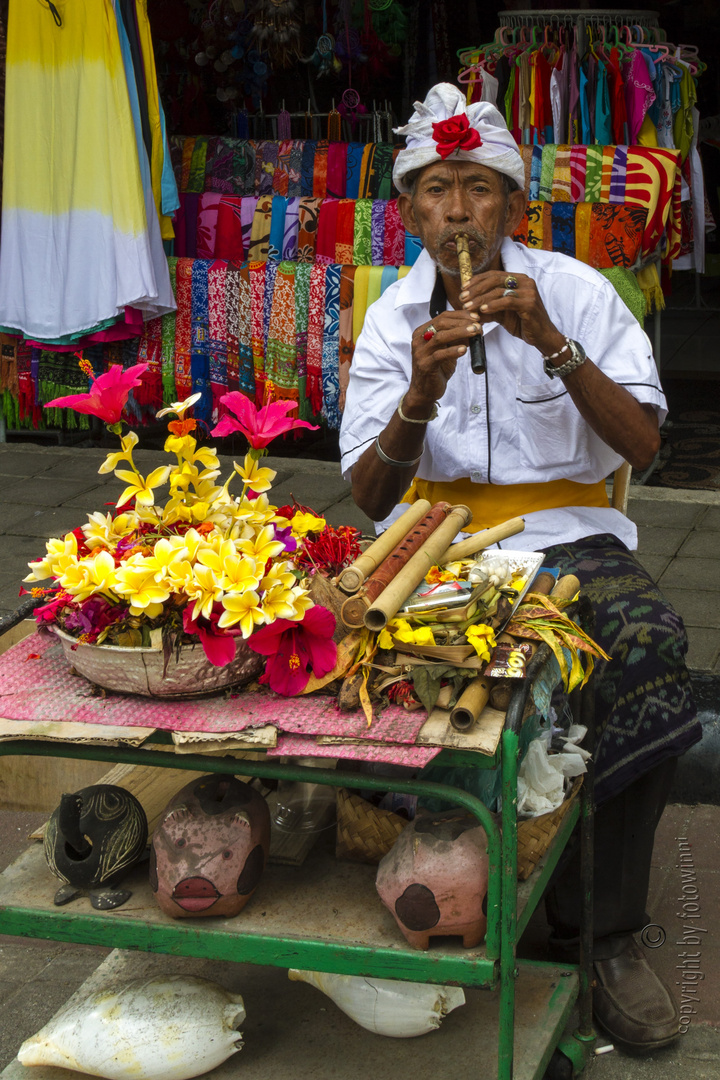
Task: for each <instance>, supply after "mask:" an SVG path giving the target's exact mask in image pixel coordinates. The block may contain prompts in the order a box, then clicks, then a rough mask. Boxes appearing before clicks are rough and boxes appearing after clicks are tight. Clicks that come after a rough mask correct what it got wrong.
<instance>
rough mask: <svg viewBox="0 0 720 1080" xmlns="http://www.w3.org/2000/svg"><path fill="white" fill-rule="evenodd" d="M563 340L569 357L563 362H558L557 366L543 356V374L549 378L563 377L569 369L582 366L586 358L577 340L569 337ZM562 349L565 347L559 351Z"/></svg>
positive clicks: (572, 369)
mask: <svg viewBox="0 0 720 1080" xmlns="http://www.w3.org/2000/svg"><path fill="white" fill-rule="evenodd" d="M565 341H566V345H565V348H567V349H568V350H569V352H570V359H569V360H566V361H565V363H564V364H560V366H559V367H554V366H553V365H552V364H551V363H550V359H549V357H547V356H543V368H544V370H545V374H546V375H547V376H548V377H549V378H550V379H564V378H565V376H566V375H569V374H570V372H571V371H575V369H576V368H579V367H582V365H583V364H584V363H585V361H586V360H587V355H586V353H585V350H584V349H583V347H582V345H581V344H580V343H579V342H577V341H573V340H572V339H571V338H566V339H565ZM564 351H565V349H562V350H561V352H564Z"/></svg>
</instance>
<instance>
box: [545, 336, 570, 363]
mask: <svg viewBox="0 0 720 1080" xmlns="http://www.w3.org/2000/svg"><path fill="white" fill-rule="evenodd" d="M569 348H570V338H569V337H566V338H565V344H564V345H563V347H562V349H558V351H557V352H554V353H550V355H549V356H543V360H557V358H558V356H561V355H562V354H563V353H564V352H567V350H568V349H569Z"/></svg>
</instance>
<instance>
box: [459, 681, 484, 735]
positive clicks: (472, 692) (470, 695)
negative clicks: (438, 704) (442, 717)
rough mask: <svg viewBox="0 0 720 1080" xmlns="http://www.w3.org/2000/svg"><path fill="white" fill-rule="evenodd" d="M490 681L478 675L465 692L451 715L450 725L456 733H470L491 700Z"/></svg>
mask: <svg viewBox="0 0 720 1080" xmlns="http://www.w3.org/2000/svg"><path fill="white" fill-rule="evenodd" d="M491 686H492V684H491V682H490V679H486V678H485V677H484V676H483V675H478V676H477V677H476V678H474V679H471V680H470V682H469V683H468V685H467V686H466V687H465V689H464V690H463V692H462V694H461V695H460V698H459V700H458V703H457V705H456V706H455V708H454V709H453V711H452V712H451V713H450V723H451V724H452V726H453V727H454V728H455V730H456V731H469V730H470V728H471V727H472V726H473V724H474V723H475V722H476V720H477V719H478V717H479V716H480V713H481V712H482V711H483V709H484V708H485V706H486V705H487V703H488V700H489V698H490V690H491Z"/></svg>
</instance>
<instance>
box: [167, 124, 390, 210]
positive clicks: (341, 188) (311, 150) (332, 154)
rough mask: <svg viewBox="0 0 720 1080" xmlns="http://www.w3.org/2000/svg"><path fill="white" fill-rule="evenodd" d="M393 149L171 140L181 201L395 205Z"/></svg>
mask: <svg viewBox="0 0 720 1080" xmlns="http://www.w3.org/2000/svg"><path fill="white" fill-rule="evenodd" d="M401 149H402V147H400V146H393V145H392V144H391V143H358V142H350V143H346V142H339V141H338V142H329V141H327V140H321V141H319V140H312V139H284V140H281V141H279V142H273V141H267V140H257V141H256V140H253V139H233V138H227V137H224V136H216V137H213V138H205V137H203V136H196V137H195V136H192V137H185V136H179V137H177V138H173V139H172V140H171V153H172V160H173V164H174V166H175V176H176V179H177V185H178V188H179V190H180V193H181V196H182V195H186V194H194V195H201V194H202V193H203V192H205V191H212V192H215V193H216V194H220V195H272V194H275V195H288V196H290V197H291V198H292V197H299V196H301V195H304V196H306V197H309V196H312V197H314V198H316V199H324V198H326V197H327V198H331V199H390V198H391V197H392V196H393V195H394V194H396V192H395V190H394V188H393V186H392V167H393V161H394V159H395V157H396V155H397V154H398V153H399V151H400V150H401Z"/></svg>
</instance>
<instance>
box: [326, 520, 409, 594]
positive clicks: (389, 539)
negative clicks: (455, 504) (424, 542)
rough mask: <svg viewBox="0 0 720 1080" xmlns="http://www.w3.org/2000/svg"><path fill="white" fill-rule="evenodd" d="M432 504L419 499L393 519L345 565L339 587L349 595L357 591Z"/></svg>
mask: <svg viewBox="0 0 720 1080" xmlns="http://www.w3.org/2000/svg"><path fill="white" fill-rule="evenodd" d="M430 505H431V504H430V503H429V502H428V500H427V499H418V500H417V502H414V503H410V505H409V506H408V508H407V510H406V511H405V513H404V514H402V515H401V516H400V517H399V518H398V519H397V521H393V523H392V525H390V526H389V527H388V528H387V529H386V530H385V532H384V533H382V534H381V535H380V536H378V538H377V540H375V542H374V543H372V544H371V545H370V547H369V548H366V550H365V551H363V553H362V555H360V556H359V558H357V559H356V560H355V562H354V563H351V565H350V566H346V567H345V569H344V570H343V572H342V573H341V574H340V577H339V578H338V582H337V584H338V588H340V589H342V591H343V592H344V593H347V594H348V596H352V594H353V593H356V592H357V591H358V589H359V588H360V586H361V585H362V583H363V581H364V580H365V578H366V577H369V576H370V574H372V572H373V571H374V570H376V569H377V567H378V566H379V565H380V563H381V562H382V561H383V559H385V558H386V557H387V556H388V555H389V554H390V552H391V551H392V550H393V548H394V547H396V545H397V544H399V543H400V541H401V540H402V538H403V537H404V536H406V535H407V534H408V533H409V532H410V530H411V529H412V528H413V526H415V525H416V524H417V523H418V521H419V520H420V518H422V517H424V516H425V514H427V512H428V510H429V509H430Z"/></svg>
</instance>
